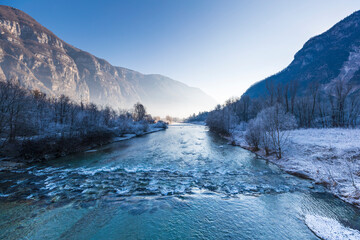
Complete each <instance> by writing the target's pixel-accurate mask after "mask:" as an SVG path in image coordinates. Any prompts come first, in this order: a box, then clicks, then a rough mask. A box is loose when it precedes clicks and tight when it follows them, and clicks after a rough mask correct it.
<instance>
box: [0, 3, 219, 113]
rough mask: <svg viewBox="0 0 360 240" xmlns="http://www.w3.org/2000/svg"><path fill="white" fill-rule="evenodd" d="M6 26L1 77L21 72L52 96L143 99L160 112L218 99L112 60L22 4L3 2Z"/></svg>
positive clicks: (1, 24)
mask: <svg viewBox="0 0 360 240" xmlns="http://www.w3.org/2000/svg"><path fill="white" fill-rule="evenodd" d="M0 31H1V35H0V80H3V81H4V80H5V79H11V78H15V79H19V81H20V83H21V84H22V85H23V86H25V87H27V88H30V89H39V90H41V91H43V92H45V93H47V94H48V95H50V96H51V95H54V96H58V95H60V94H65V95H67V96H69V97H71V98H72V99H73V100H75V101H80V100H81V99H82V100H83V101H91V102H95V103H97V104H102V105H110V106H112V107H115V108H119V107H121V108H130V107H132V105H133V104H134V103H135V102H137V101H140V102H142V103H143V104H144V105H146V107H147V109H148V111H149V112H150V113H152V114H154V115H165V114H170V115H175V116H179V115H180V116H186V115H189V114H191V113H193V112H197V111H199V110H205V109H207V108H210V107H213V106H215V104H216V102H215V100H214V99H213V98H211V97H210V96H208V95H206V94H205V93H204V92H202V91H201V90H200V89H198V88H192V87H189V86H187V85H185V84H183V83H181V82H178V81H175V80H172V79H170V78H168V77H165V76H161V75H155V74H154V75H145V74H141V73H139V72H136V71H133V70H129V69H126V68H122V67H115V66H112V65H111V64H110V63H108V62H107V61H106V60H104V59H100V58H97V57H95V56H93V55H91V54H90V53H88V52H85V51H82V50H80V49H78V48H75V47H73V46H71V45H70V44H68V43H66V42H64V41H63V40H61V39H59V38H58V37H57V36H56V35H55V34H53V33H52V32H51V31H49V30H48V29H46V28H45V27H43V26H42V25H40V24H39V23H38V22H37V21H35V20H34V19H33V18H31V17H30V16H29V15H27V14H26V13H24V12H22V11H20V10H18V9H15V8H12V7H8V6H0Z"/></svg>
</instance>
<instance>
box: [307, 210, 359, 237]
mask: <svg viewBox="0 0 360 240" xmlns="http://www.w3.org/2000/svg"><path fill="white" fill-rule="evenodd" d="M305 224H306V225H307V226H308V228H309V229H310V230H311V231H312V232H313V233H314V234H315V235H316V236H318V237H319V238H321V239H324V240H343V239H348V240H357V239H360V232H359V231H358V230H355V229H351V228H348V227H345V226H343V225H342V224H341V223H339V222H338V221H336V220H335V219H331V218H327V217H321V216H314V215H306V216H305Z"/></svg>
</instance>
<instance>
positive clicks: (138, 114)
mask: <svg viewBox="0 0 360 240" xmlns="http://www.w3.org/2000/svg"><path fill="white" fill-rule="evenodd" d="M145 115H146V109H145V107H144V105H142V104H141V103H139V102H138V103H136V104H135V105H134V114H133V117H134V120H135V121H141V120H143V119H144V117H145Z"/></svg>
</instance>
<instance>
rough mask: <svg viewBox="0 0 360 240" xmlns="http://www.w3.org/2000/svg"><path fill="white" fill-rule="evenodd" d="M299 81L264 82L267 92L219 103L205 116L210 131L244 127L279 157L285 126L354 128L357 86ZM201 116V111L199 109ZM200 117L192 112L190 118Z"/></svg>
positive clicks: (253, 142)
mask: <svg viewBox="0 0 360 240" xmlns="http://www.w3.org/2000/svg"><path fill="white" fill-rule="evenodd" d="M298 86H299V83H298V82H296V81H292V82H290V83H288V84H274V83H273V82H271V81H267V82H266V89H267V94H266V95H265V96H261V97H258V98H250V97H249V96H247V95H243V96H242V97H241V98H240V99H234V98H232V99H229V100H228V101H226V103H225V104H224V105H218V106H217V107H216V108H215V109H214V110H213V111H211V112H209V113H208V114H207V117H206V124H207V126H208V127H209V128H210V130H211V131H215V132H218V133H221V134H224V135H231V134H232V133H233V132H234V131H246V133H245V139H246V141H247V143H248V144H249V145H250V146H252V147H253V148H254V150H257V149H258V148H259V147H262V148H263V149H265V151H266V153H267V154H268V153H269V152H275V153H276V155H277V157H278V158H281V152H282V149H281V148H282V145H283V142H285V141H286V139H287V137H288V136H287V133H288V132H287V130H291V129H295V128H357V127H358V126H359V119H360V94H359V91H360V90H359V88H358V87H356V85H353V84H352V83H350V82H346V81H342V80H338V81H334V82H333V83H332V84H331V85H328V86H327V87H326V88H324V87H322V86H321V85H320V84H312V85H310V86H309V87H308V88H307V90H306V91H305V92H299V91H298V89H299V88H298ZM201 116H204V113H201ZM197 118H199V117H196V116H192V117H191V118H190V120H191V119H197Z"/></svg>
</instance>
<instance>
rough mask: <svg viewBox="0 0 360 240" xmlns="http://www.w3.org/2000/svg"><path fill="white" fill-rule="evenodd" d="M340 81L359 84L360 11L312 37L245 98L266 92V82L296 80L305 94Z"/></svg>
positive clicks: (276, 82) (255, 85)
mask: <svg viewBox="0 0 360 240" xmlns="http://www.w3.org/2000/svg"><path fill="white" fill-rule="evenodd" d="M337 79H340V80H344V81H348V82H352V83H354V84H356V85H358V86H359V85H360V11H357V12H355V13H353V14H352V15H350V16H348V17H347V18H345V19H344V20H342V21H340V22H339V23H337V24H336V25H334V26H333V27H332V28H330V29H329V30H328V31H326V32H325V33H323V34H321V35H319V36H316V37H313V38H311V39H310V40H309V41H307V42H306V43H305V45H304V46H303V48H302V49H301V50H300V51H299V52H297V53H296V54H295V57H294V60H293V61H292V62H291V63H290V65H289V66H288V67H287V68H285V69H284V70H283V71H281V72H279V73H277V74H275V75H273V76H271V77H269V78H267V79H265V80H263V81H260V82H258V83H256V84H254V85H253V86H251V87H250V88H249V89H248V90H247V91H246V93H245V94H246V95H249V96H250V97H258V96H261V95H262V94H264V93H265V92H266V81H270V82H273V83H274V84H275V85H276V84H278V83H282V84H286V83H289V82H291V81H297V82H298V85H299V90H300V91H304V90H305V89H306V88H307V87H308V86H309V84H310V83H313V82H317V83H319V84H320V85H321V86H322V89H324V88H326V87H327V86H328V85H329V84H331V83H332V82H334V81H336V80H337Z"/></svg>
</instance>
